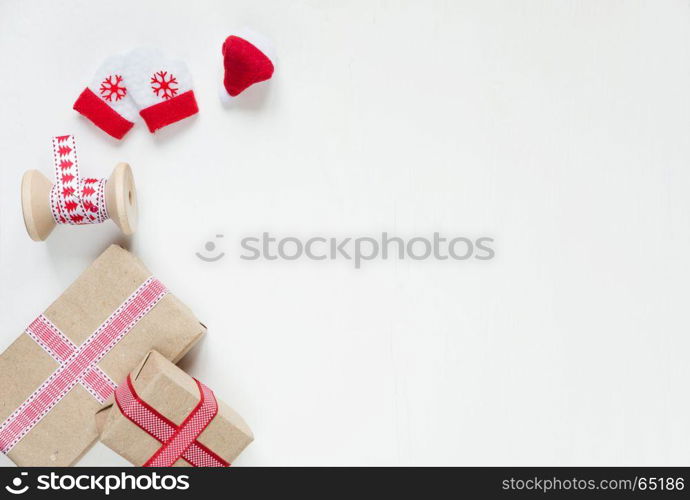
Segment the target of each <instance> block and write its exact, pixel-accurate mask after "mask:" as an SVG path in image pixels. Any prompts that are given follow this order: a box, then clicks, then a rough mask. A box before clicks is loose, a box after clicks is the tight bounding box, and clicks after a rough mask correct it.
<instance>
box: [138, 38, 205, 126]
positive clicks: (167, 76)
mask: <svg viewBox="0 0 690 500" xmlns="http://www.w3.org/2000/svg"><path fill="white" fill-rule="evenodd" d="M126 57H127V65H126V70H125V80H126V81H127V85H128V88H129V90H130V94H131V96H132V99H134V102H135V103H136V106H137V108H139V115H140V116H141V117H142V118H143V119H144V122H145V123H146V125H147V126H148V128H149V131H150V132H151V133H153V132H155V131H156V130H158V129H160V128H163V127H165V126H167V125H170V124H171V123H175V122H177V121H180V120H183V119H185V118H187V117H189V116H192V115H194V114H196V113H198V112H199V108H198V106H197V104H196V99H195V98H194V90H192V76H191V75H190V73H189V70H188V69H187V65H186V64H185V63H184V62H182V61H178V60H171V59H168V58H166V57H165V56H164V55H163V54H162V53H161V52H160V51H158V50H155V49H148V48H140V49H135V50H133V51H132V52H130V53H129V54H127V56H126Z"/></svg>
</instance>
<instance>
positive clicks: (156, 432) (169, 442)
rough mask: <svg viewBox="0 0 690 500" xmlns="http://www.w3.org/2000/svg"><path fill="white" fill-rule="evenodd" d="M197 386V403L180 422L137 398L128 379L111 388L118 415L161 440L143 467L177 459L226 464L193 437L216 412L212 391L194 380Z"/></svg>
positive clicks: (205, 464) (201, 464)
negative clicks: (178, 423)
mask: <svg viewBox="0 0 690 500" xmlns="http://www.w3.org/2000/svg"><path fill="white" fill-rule="evenodd" d="M194 381H195V382H196V384H197V387H198V388H199V403H197V405H196V406H195V407H194V409H193V410H192V411H191V412H190V413H189V415H187V417H186V418H185V419H184V421H183V422H182V423H181V424H180V425H176V424H175V423H174V422H172V421H171V420H170V419H169V418H167V417H165V416H164V415H163V414H161V413H160V412H159V411H158V410H156V409H155V408H153V407H152V406H151V405H149V404H148V403H147V402H146V401H144V400H143V399H141V398H140V397H139V395H138V394H137V393H136V391H135V390H134V384H132V379H131V377H130V376H127V381H126V383H123V384H121V385H120V386H119V387H118V388H117V389H116V390H115V401H116V402H117V406H118V408H120V411H121V412H122V414H123V415H124V416H125V417H127V418H128V419H129V420H131V421H132V422H134V423H135V424H136V425H138V426H139V427H140V428H141V429H143V430H144V431H146V432H147V433H148V434H150V435H151V436H153V437H154V438H155V439H157V440H158V441H160V442H161V443H163V445H162V446H161V447H160V448H159V449H158V451H156V453H154V454H153V455H152V456H151V458H149V459H148V460H147V461H146V463H145V464H144V467H171V466H172V465H173V464H174V463H175V462H177V460H179V459H180V458H183V459H185V460H186V461H187V462H189V463H190V464H191V465H193V466H194V467H228V466H229V465H230V463H229V462H228V461H227V460H224V459H223V458H221V457H220V456H218V455H217V454H216V453H215V452H213V450H211V449H209V448H208V447H206V446H204V445H203V444H201V443H200V442H199V441H198V440H197V438H198V437H199V435H200V434H201V433H202V432H203V431H204V429H206V427H208V425H209V424H210V423H211V421H212V420H213V419H214V418H215V416H216V414H217V413H218V402H217V401H216V396H215V395H214V394H213V391H212V390H211V389H209V388H208V387H206V386H205V385H204V384H202V383H201V382H199V381H198V380H196V379H194Z"/></svg>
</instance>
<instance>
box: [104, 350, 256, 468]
mask: <svg viewBox="0 0 690 500" xmlns="http://www.w3.org/2000/svg"><path fill="white" fill-rule="evenodd" d="M130 380H131V384H132V387H133V389H134V390H135V391H136V395H137V396H138V398H139V399H141V401H142V402H143V403H144V404H146V405H148V406H150V407H152V408H153V409H154V410H155V411H157V412H158V413H160V414H161V415H163V416H164V417H165V418H167V419H168V420H169V421H171V422H172V423H173V424H174V425H176V426H179V425H180V424H182V422H183V421H184V420H185V419H186V418H187V417H188V416H189V414H190V412H192V410H193V409H194V408H195V407H196V406H197V404H198V403H199V400H200V393H199V387H198V386H197V383H196V381H195V380H194V379H193V378H192V377H191V376H189V375H188V374H187V373H185V372H184V371H182V370H181V369H180V368H178V367H177V366H175V365H174V364H173V363H171V362H170V361H168V360H167V359H165V357H163V356H162V355H161V354H159V353H158V352H156V351H151V352H150V353H149V354H148V355H147V356H146V357H145V358H144V360H143V361H142V362H141V363H140V365H139V366H138V367H137V368H136V369H134V370H133V371H132V373H131V374H130ZM123 383H127V382H123ZM216 400H217V403H218V413H217V414H216V416H215V417H214V418H213V420H211V422H210V423H209V424H208V426H207V427H206V428H205V429H204V430H203V431H202V432H201V434H199V436H198V437H197V440H196V442H197V443H199V444H201V445H202V446H203V447H205V448H206V449H208V450H210V451H211V452H212V453H213V454H215V455H217V456H218V457H219V458H221V459H223V460H224V461H225V462H226V464H224V465H229V464H231V463H232V461H233V460H235V458H237V456H239V454H240V453H241V452H242V451H243V450H244V449H245V448H246V447H247V446H248V445H249V443H251V442H252V441H253V440H254V435H253V434H252V431H251V430H250V429H249V426H247V424H246V423H245V421H244V420H243V419H242V417H240V416H239V415H238V414H237V412H235V411H234V410H233V409H232V408H230V407H229V406H228V405H227V404H225V403H224V402H222V401H221V400H220V399H218V398H216ZM96 425H97V427H98V429H99V430H100V432H101V441H102V442H103V443H104V444H105V445H106V446H108V447H109V448H110V449H112V450H113V451H115V452H116V453H118V454H120V455H121V456H123V457H124V458H126V459H127V460H129V461H130V462H131V463H133V464H134V465H138V466H141V465H144V464H145V463H146V462H147V461H148V460H149V459H150V458H151V457H152V456H153V455H154V454H155V453H156V452H158V450H159V449H160V448H161V446H162V443H161V441H159V440H158V439H156V438H154V437H153V436H152V435H150V434H149V433H148V432H147V431H145V430H144V429H143V428H141V427H140V426H139V425H137V424H136V423H134V422H133V421H132V420H130V419H129V418H128V417H127V416H125V415H124V414H123V413H122V411H121V409H120V407H119V405H118V404H117V402H116V399H115V396H111V401H109V402H108V403H107V404H106V406H104V407H103V408H102V409H101V410H100V411H99V412H98V413H97V414H96ZM174 466H175V467H189V466H192V464H190V463H189V462H188V461H186V460H185V459H184V458H179V459H178V460H177V461H176V462H175V463H174Z"/></svg>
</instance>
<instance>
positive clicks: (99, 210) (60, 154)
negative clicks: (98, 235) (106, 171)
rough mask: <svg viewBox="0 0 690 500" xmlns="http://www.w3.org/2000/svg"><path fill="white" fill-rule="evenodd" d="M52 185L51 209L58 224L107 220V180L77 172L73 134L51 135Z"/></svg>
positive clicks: (93, 222)
mask: <svg viewBox="0 0 690 500" xmlns="http://www.w3.org/2000/svg"><path fill="white" fill-rule="evenodd" d="M53 163H54V165H55V184H53V187H52V189H51V190H50V210H51V212H52V213H53V218H54V219H55V222H56V223H58V224H77V225H81V224H97V223H99V222H103V221H105V220H107V219H108V210H107V208H106V204H105V185H106V182H107V179H94V178H92V177H84V178H82V177H81V176H80V175H79V162H78V159H77V146H76V144H75V142H74V136H72V135H59V136H56V137H53Z"/></svg>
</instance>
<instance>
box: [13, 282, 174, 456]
mask: <svg viewBox="0 0 690 500" xmlns="http://www.w3.org/2000/svg"><path fill="white" fill-rule="evenodd" d="M167 293H168V290H167V289H166V288H165V286H164V285H163V284H162V283H161V282H160V281H158V280H157V279H155V278H153V277H151V278H149V279H147V280H146V281H144V283H142V284H141V286H139V288H137V289H136V290H135V291H134V292H133V293H132V294H131V295H130V296H129V297H128V298H127V299H126V300H125V301H124V302H123V303H122V304H120V306H119V307H118V308H117V309H116V310H115V312H113V313H112V314H111V315H110V316H109V317H108V319H106V320H105V321H104V322H103V323H102V324H101V325H100V326H99V327H98V328H97V329H96V330H95V331H94V332H93V333H92V334H91V335H89V337H88V338H87V339H86V340H85V341H84V342H83V343H82V344H81V345H80V346H75V345H74V343H72V342H71V341H70V340H69V339H68V338H67V337H66V336H65V335H64V334H63V333H62V332H60V330H59V329H58V328H57V327H56V326H55V325H54V324H52V323H51V322H50V321H49V320H48V319H47V318H46V317H45V316H43V315H41V316H39V317H38V318H37V319H36V320H35V321H33V322H32V323H31V325H29V327H28V328H27V332H26V333H27V334H28V335H29V336H30V337H31V338H32V339H34V340H35V341H36V342H37V343H38V344H39V345H40V346H41V347H43V349H44V350H45V351H46V352H47V353H48V354H49V355H50V356H52V357H53V359H55V360H56V361H58V363H59V366H58V367H57V368H56V369H55V371H54V372H53V373H52V374H51V375H50V376H49V377H48V378H47V379H46V380H45V381H44V382H43V383H42V384H41V385H40V386H39V387H38V388H37V389H36V390H35V391H34V392H33V393H32V394H31V395H30V396H29V397H28V398H26V400H25V401H24V402H23V403H22V404H21V405H19V407H18V408H17V409H16V410H14V412H12V414H11V415H10V416H9V417H7V418H6V419H5V421H4V422H2V424H0V451H2V452H3V453H8V452H9V451H10V450H11V449H12V448H13V447H14V446H15V445H16V444H17V443H18V442H19V441H20V440H21V439H22V438H23V437H24V436H26V435H27V434H28V433H29V432H30V431H31V429H33V428H34V427H35V426H36V424H38V423H39V422H40V421H41V419H42V418H43V417H45V416H46V415H47V414H48V413H49V412H50V410H52V409H53V408H54V407H55V406H56V405H57V404H58V403H59V402H60V401H61V400H62V399H63V398H64V397H65V396H66V395H67V394H68V393H69V392H70V391H71V390H72V389H73V388H74V387H75V386H76V385H79V384H81V385H82V386H83V387H85V388H86V389H87V390H88V391H89V393H90V394H91V395H92V396H93V397H94V398H95V399H96V400H98V401H99V402H102V401H103V400H104V399H106V398H107V397H108V396H109V395H110V394H112V391H113V389H114V385H115V384H114V383H113V382H112V380H111V379H110V378H109V377H108V376H107V375H106V374H105V373H104V372H103V371H102V370H101V369H100V368H99V367H98V366H97V365H98V363H99V362H100V361H101V360H102V359H103V357H104V356H105V355H106V354H108V353H109V352H110V350H111V349H112V348H113V347H115V345H117V343H118V342H119V341H120V340H122V339H123V338H124V337H125V335H127V334H128V333H129V332H130V331H131V330H132V328H134V326H135V325H136V324H137V323H138V322H139V320H141V319H142V318H143V317H144V316H146V315H147V314H148V312H149V311H150V310H151V309H153V307H154V306H155V305H156V304H157V303H158V302H159V301H160V300H161V299H162V298H163V297H164V296H165V295H166V294H167Z"/></svg>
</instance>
